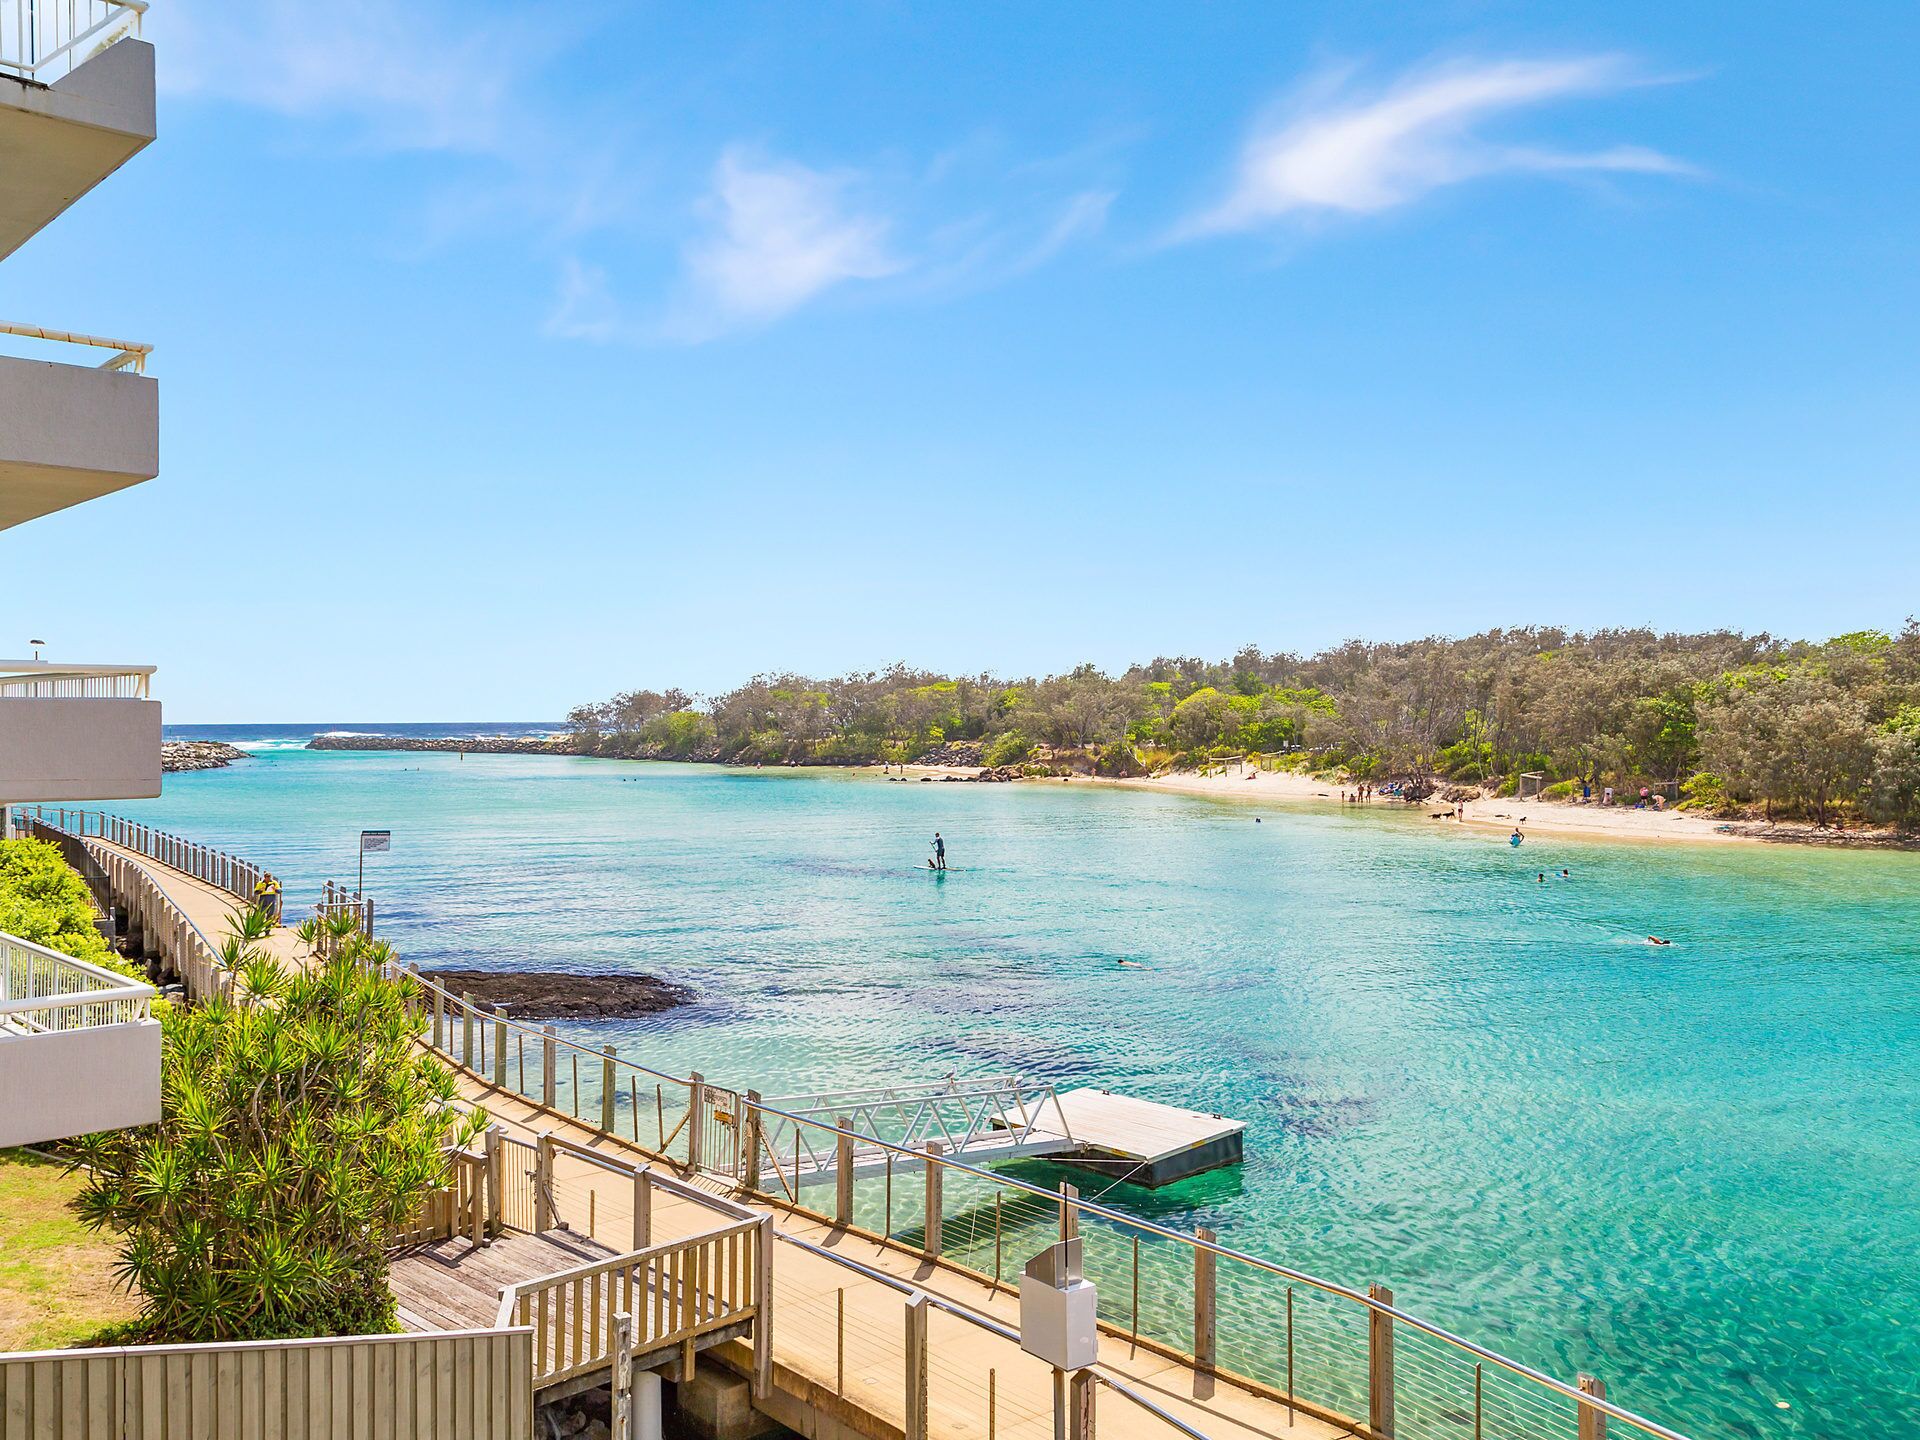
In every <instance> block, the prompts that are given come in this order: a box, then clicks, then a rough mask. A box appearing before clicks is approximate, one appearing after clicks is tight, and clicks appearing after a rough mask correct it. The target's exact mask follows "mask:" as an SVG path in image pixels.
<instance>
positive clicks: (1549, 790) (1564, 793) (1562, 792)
mask: <svg viewBox="0 0 1920 1440" xmlns="http://www.w3.org/2000/svg"><path fill="white" fill-rule="evenodd" d="M1579 788H1580V787H1579V786H1578V785H1576V784H1575V783H1574V782H1573V781H1571V780H1558V781H1555V782H1554V783H1553V784H1551V785H1549V786H1547V787H1546V788H1545V789H1544V790H1542V791H1541V792H1540V798H1541V799H1542V800H1571V799H1572V798H1573V797H1574V795H1575V793H1576V792H1577V791H1578V790H1579Z"/></svg>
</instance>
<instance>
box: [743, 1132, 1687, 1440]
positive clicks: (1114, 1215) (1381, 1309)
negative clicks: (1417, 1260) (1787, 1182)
mask: <svg viewBox="0 0 1920 1440" xmlns="http://www.w3.org/2000/svg"><path fill="white" fill-rule="evenodd" d="M740 1103H741V1104H742V1105H743V1106H746V1107H747V1108H749V1109H752V1110H758V1111H762V1112H764V1113H767V1114H772V1115H778V1116H780V1118H782V1119H785V1120H790V1121H794V1122H796V1123H799V1124H806V1125H812V1126H814V1127H816V1128H818V1129H821V1130H826V1131H829V1132H831V1133H832V1134H834V1135H835V1136H842V1135H844V1136H846V1137H847V1138H849V1139H853V1140H869V1141H871V1140H872V1137H871V1136H863V1135H859V1134H857V1133H856V1132H854V1131H851V1130H842V1129H840V1128H839V1127H838V1126H834V1125H826V1124H822V1123H821V1122H820V1121H818V1120H803V1119H802V1118H801V1117H799V1116H796V1115H789V1114H786V1113H785V1112H784V1111H779V1110H774V1109H772V1108H771V1107H770V1106H768V1105H767V1104H766V1103H765V1102H764V1101H754V1100H750V1099H748V1098H746V1096H745V1095H744V1094H743V1095H742V1096H741V1101H740ZM873 1143H877V1144H879V1145H880V1146H882V1147H883V1148H885V1149H888V1150H891V1151H893V1152H894V1153H896V1154H898V1155H901V1156H904V1157H906V1158H908V1159H911V1160H912V1161H914V1162H915V1163H918V1164H928V1165H939V1166H941V1167H943V1168H945V1169H948V1170H959V1171H962V1172H964V1173H966V1174H968V1175H972V1176H975V1177H976V1178H978V1179H981V1180H985V1181H987V1182H989V1183H990V1184H994V1185H1003V1186H1007V1187H1009V1188H1011V1189H1015V1190H1022V1191H1025V1192H1026V1193H1027V1194H1029V1195H1034V1196H1037V1197H1039V1198H1040V1199H1043V1200H1045V1201H1046V1202H1047V1203H1048V1204H1049V1205H1054V1206H1059V1205H1066V1206H1069V1207H1071V1208H1072V1209H1074V1210H1077V1211H1079V1212H1080V1213H1082V1214H1085V1215H1093V1216H1096V1217H1098V1218H1099V1219H1102V1220H1106V1221H1109V1222H1111V1223H1113V1224H1116V1225H1121V1226H1125V1227H1126V1228H1128V1229H1132V1230H1139V1231H1141V1232H1143V1233H1145V1234H1148V1235H1153V1236H1155V1237H1157V1238H1159V1239H1162V1240H1172V1241H1175V1242H1177V1243H1179V1244H1182V1245H1185V1246H1187V1247H1188V1248H1189V1249H1192V1250H1201V1251H1206V1252H1207V1253H1209V1254H1212V1255H1215V1256H1218V1257H1219V1258H1221V1259H1223V1260H1232V1261H1236V1262H1237V1263H1239V1264H1242V1265H1249V1266H1252V1267H1253V1268H1254V1269H1256V1270H1264V1271H1267V1272H1268V1273H1269V1274H1272V1275H1278V1276H1280V1277H1281V1278H1283V1279H1286V1280H1291V1281H1294V1282H1296V1283H1298V1284H1301V1285H1307V1286H1311V1287H1312V1288H1314V1289H1316V1290H1320V1291H1323V1292H1325V1293H1326V1294H1329V1295H1337V1296H1339V1297H1340V1298H1341V1299H1343V1300H1351V1301H1353V1302H1354V1303H1355V1304H1357V1305H1361V1306H1364V1307H1365V1308H1366V1309H1368V1310H1370V1311H1373V1312H1374V1313H1376V1314H1379V1315H1384V1316H1386V1317H1388V1318H1389V1319H1391V1320H1393V1321H1394V1322H1395V1323H1396V1324H1401V1325H1406V1326H1407V1327H1409V1328H1410V1329H1413V1330H1418V1331H1421V1332H1423V1333H1425V1334H1428V1335H1431V1336H1432V1337H1433V1338H1434V1339H1436V1340H1438V1341H1440V1342H1441V1343H1443V1344H1446V1345H1451V1346H1454V1347H1456V1348H1457V1349H1461V1350H1465V1351H1466V1352H1467V1353H1468V1354H1470V1355H1473V1356H1475V1357H1477V1358H1479V1359H1481V1360H1484V1361H1487V1362H1490V1363H1492V1364H1494V1365H1497V1366H1500V1367H1501V1368H1502V1369H1504V1370H1508V1371H1510V1372H1512V1373H1513V1374H1515V1375H1518V1376H1520V1377H1521V1378H1522V1379H1525V1380H1530V1381H1532V1382H1534V1383H1535V1384H1538V1385H1544V1386H1546V1387H1547V1388H1548V1389H1550V1390H1553V1391H1555V1392H1557V1393H1558V1394H1560V1395H1563V1396H1565V1397H1566V1398H1567V1399H1569V1400H1573V1401H1575V1402H1576V1403H1578V1404H1580V1405H1584V1406H1587V1407H1589V1408H1591V1409H1594V1410H1598V1411H1600V1412H1602V1413H1603V1414H1606V1415H1608V1416H1611V1417H1612V1418H1613V1419H1616V1420H1621V1421H1624V1422H1626V1423H1627V1424H1629V1425H1633V1426H1636V1427H1638V1428H1639V1429H1641V1430H1644V1431H1645V1432H1646V1433H1647V1434H1649V1435H1655V1436H1658V1437H1660V1440H1689V1437H1688V1436H1686V1435H1683V1434H1681V1433H1680V1432H1679V1431H1676V1430H1670V1429H1668V1428H1667V1427H1666V1426H1664V1425H1662V1424H1660V1423H1659V1422H1658V1421H1656V1420H1649V1419H1647V1418H1646V1417H1645V1416H1643V1415H1636V1414H1635V1413H1634V1412H1633V1411H1631V1410H1627V1409H1623V1408H1622V1407H1620V1406H1618V1405H1616V1404H1614V1403H1613V1402H1612V1401H1610V1400H1606V1399H1603V1398H1601V1397H1600V1396H1597V1395H1590V1394H1588V1393H1587V1392H1586V1391H1584V1390H1581V1389H1579V1388H1578V1387H1577V1386H1573V1385H1569V1384H1567V1383H1566V1382H1565V1381H1563V1380H1556V1379H1555V1378H1554V1377H1553V1376H1551V1375H1548V1374H1545V1373H1543V1372H1542V1371H1539V1370H1535V1369H1534V1368H1533V1367H1532V1366H1530V1365H1526V1364H1523V1363H1522V1362H1521V1361H1518V1360H1514V1359H1511V1358H1509V1357H1508V1356H1505V1355H1501V1354H1500V1353H1498V1352H1497V1351H1493V1350H1489V1349H1487V1348H1486V1346H1484V1345H1480V1344H1476V1343H1475V1342H1474V1341H1472V1340H1468V1339H1466V1338H1465V1337H1464V1336H1460V1335H1455V1334H1454V1333H1453V1332H1452V1331H1450V1330H1446V1329H1443V1328H1441V1327H1440V1326H1438V1325H1435V1324H1433V1323H1431V1322H1430V1321H1426V1320H1422V1319H1421V1318H1420V1317H1419V1316H1417V1315H1411V1314H1409V1313H1407V1312H1406V1311H1405V1310H1402V1309H1400V1308H1398V1307H1397V1306H1394V1305H1391V1304H1388V1303H1387V1302H1385V1301H1382V1300H1376V1299H1374V1298H1373V1297H1372V1296H1370V1295H1368V1294H1366V1293H1365V1292H1364V1291H1360V1290H1355V1289H1352V1288H1351V1287H1349V1286H1346V1285H1342V1284H1340V1283H1339V1282H1338V1281H1336V1280H1323V1279H1321V1278H1320V1277H1319V1276H1317V1275H1310V1274H1308V1273H1307V1272H1306V1271H1304V1270H1295V1269H1292V1268H1290V1267H1289V1266H1285V1265H1282V1264H1280V1263H1279V1262H1278V1261H1274V1260H1267V1259H1264V1258H1262V1257H1261V1256H1258V1255H1253V1254H1249V1253H1248V1252H1247V1251H1245V1250H1235V1249H1234V1248H1233V1247H1231V1246H1228V1245H1222V1244H1220V1243H1219V1242H1218V1241H1217V1240H1203V1239H1201V1238H1200V1237H1199V1236H1197V1235H1189V1234H1186V1233H1184V1232H1182V1231H1179V1230H1173V1229H1170V1228H1168V1227H1167V1226H1165V1225H1160V1224H1156V1223H1155V1222H1154V1221H1152V1220H1142V1219H1140V1218H1139V1217H1138V1216H1134V1215H1128V1214H1126V1213H1125V1212H1124V1211H1120V1210H1114V1209H1112V1208H1110V1207H1108V1206H1105V1205H1102V1204H1100V1203H1099V1202H1098V1201H1095V1200H1081V1199H1077V1198H1073V1197H1063V1196H1062V1195H1061V1194H1060V1192H1059V1191H1057V1190H1045V1189H1042V1188H1041V1187H1040V1186H1038V1185H1034V1184H1030V1183H1029V1182H1027V1181H1025V1180H1020V1179H1017V1178H1015V1177H1014V1176H1011V1175H1002V1174H1000V1173H998V1172H997V1171H993V1170H985V1169H982V1168H980V1167H979V1166H976V1165H969V1164H967V1163H966V1162H965V1161H963V1160H955V1159H952V1158H950V1157H948V1156H946V1155H937V1154H934V1153H932V1152H930V1151H924V1150H908V1149H905V1148H903V1147H901V1146H897V1145H893V1144H891V1143H889V1142H888V1141H885V1140H880V1141H877V1142H873Z"/></svg>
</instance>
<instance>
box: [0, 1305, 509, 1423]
mask: <svg viewBox="0 0 1920 1440" xmlns="http://www.w3.org/2000/svg"><path fill="white" fill-rule="evenodd" d="M532 1368H533V1337H532V1335H531V1334H530V1333H529V1332H527V1331H525V1330H509V1331H480V1332H467V1333H460V1334H435V1335H369V1336H356V1337H351V1338H348V1339H337V1340H336V1339H326V1340H268V1341H250V1342H246V1343H238V1344H233V1345H159V1346H143V1347H135V1348H127V1349H114V1350H85V1351H77V1350H51V1351H42V1352H29V1353H24V1354H14V1355H0V1440H175V1437H178V1440H229V1437H231V1440H532V1436H533V1397H532V1389H531V1386H530V1385H529V1383H528V1380H527V1377H528V1376H530V1375H531V1373H532ZM516 1377H518V1378H516ZM436 1379H439V1380H441V1381H442V1382H443V1383H441V1384H438V1385H436Z"/></svg>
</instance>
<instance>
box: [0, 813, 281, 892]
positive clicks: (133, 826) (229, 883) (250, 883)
mask: <svg viewBox="0 0 1920 1440" xmlns="http://www.w3.org/2000/svg"><path fill="white" fill-rule="evenodd" d="M14 814H15V815H16V816H25V817H31V818H32V819H35V820H38V821H40V822H41V823H42V824H43V825H50V826H52V827H54V828H55V829H58V830H64V831H65V832H66V833H67V834H69V835H77V836H79V837H81V838H82V839H87V838H92V839H97V840H105V841H107V842H108V843H109V844H112V845H118V846H120V847H121V848H122V849H124V850H131V851H133V852H134V853H135V854H136V855H144V856H146V857H147V859H149V860H157V861H159V862H160V864H162V865H165V866H168V867H169V868H171V869H174V870H179V871H183V872H184V873H186V874H188V875H191V876H193V878H194V879H196V880H202V881H205V882H206V883H207V884H209V885H211V886H213V887H214V889H216V890H224V891H226V893H227V894H229V895H231V896H233V898H234V899H236V900H239V901H242V902H244V903H245V904H248V905H251V904H253V902H254V893H255V887H256V886H257V885H259V883H260V882H261V881H262V880H267V879H271V878H272V877H271V875H270V873H269V872H268V871H266V870H263V869H261V868H260V867H259V866H258V865H254V864H251V863H250V862H248V861H245V860H242V859H240V858H239V857H238V856H236V855H229V854H228V853H227V852H226V851H224V850H216V849H214V848H213V847H212V846H211V845H202V844H199V843H198V842H197V841H193V840H189V839H187V838H186V837H185V836H183V835H173V834H169V833H168V832H167V831H165V830H156V829H154V828H153V827H152V826H151V825H142V824H140V823H139V822H138V821H135V820H126V819H123V818H121V817H120V816H118V815H108V814H106V813H105V812H104V811H100V810H78V809H68V808H67V807H65V806H60V805H18V806H15V807H14ZM16 823H17V822H16Z"/></svg>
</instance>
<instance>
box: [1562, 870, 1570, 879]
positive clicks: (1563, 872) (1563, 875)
mask: <svg viewBox="0 0 1920 1440" xmlns="http://www.w3.org/2000/svg"><path fill="white" fill-rule="evenodd" d="M1560 878H1561V879H1562V880H1571V879H1572V878H1573V876H1572V874H1570V873H1569V872H1568V871H1565V870H1562V871H1561V872H1560Z"/></svg>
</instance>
